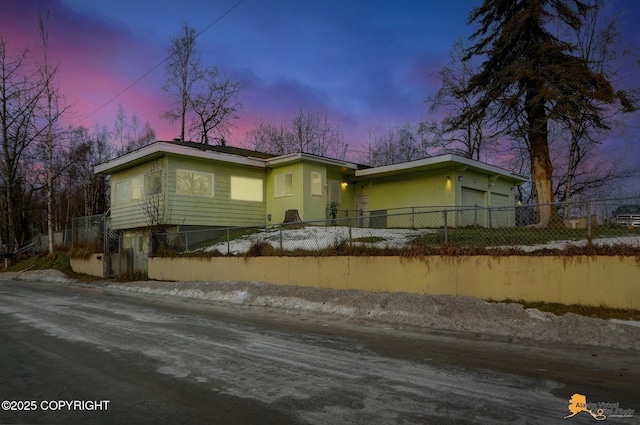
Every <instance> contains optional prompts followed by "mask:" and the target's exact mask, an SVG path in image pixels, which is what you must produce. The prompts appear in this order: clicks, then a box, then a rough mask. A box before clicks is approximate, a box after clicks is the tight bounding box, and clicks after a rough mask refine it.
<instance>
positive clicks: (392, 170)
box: [355, 154, 528, 184]
mask: <svg viewBox="0 0 640 425" xmlns="http://www.w3.org/2000/svg"><path fill="white" fill-rule="evenodd" d="M438 169H449V170H451V171H464V170H468V169H471V170H476V171H480V172H482V173H485V174H492V175H495V176H496V177H502V178H507V179H509V180H511V181H513V182H515V183H516V184H522V183H525V182H527V181H528V180H527V179H526V178H525V177H523V176H520V175H518V174H515V173H512V172H510V171H508V170H505V169H504V168H500V167H496V166H494V165H490V164H485V163H483V162H479V161H476V160H473V159H469V158H464V157H461V156H458V155H451V154H447V155H439V156H433V157H430V158H424V159H418V160H415V161H408V162H401V163H398V164H392V165H383V166H380V167H372V168H367V169H359V170H357V171H356V174H355V179H356V180H357V179H358V178H376V177H385V176H393V175H397V174H403V173H406V172H412V171H422V170H438Z"/></svg>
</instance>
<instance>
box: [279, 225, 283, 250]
mask: <svg viewBox="0 0 640 425" xmlns="http://www.w3.org/2000/svg"><path fill="white" fill-rule="evenodd" d="M279 227H280V253H282V250H283V246H282V223H281V224H280V225H279Z"/></svg>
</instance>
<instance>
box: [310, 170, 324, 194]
mask: <svg viewBox="0 0 640 425" xmlns="http://www.w3.org/2000/svg"><path fill="white" fill-rule="evenodd" d="M311 195H313V196H322V174H320V173H317V172H315V171H312V172H311Z"/></svg>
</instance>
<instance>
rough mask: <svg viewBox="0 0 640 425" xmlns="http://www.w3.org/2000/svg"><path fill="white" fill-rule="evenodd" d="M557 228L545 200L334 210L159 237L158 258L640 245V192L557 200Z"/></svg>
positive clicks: (154, 242) (153, 241)
mask: <svg viewBox="0 0 640 425" xmlns="http://www.w3.org/2000/svg"><path fill="white" fill-rule="evenodd" d="M548 206H549V207H551V210H552V212H553V214H552V218H553V219H552V225H551V226H548V227H546V228H536V227H535V223H537V221H538V214H539V211H540V209H541V208H544V207H545V205H515V206H510V207H496V208H490V207H479V206H470V207H461V208H445V207H410V208H398V209H393V210H378V211H356V210H338V211H336V210H335V209H334V210H333V211H328V215H329V217H330V218H328V219H327V220H320V221H308V222H296V223H282V224H277V225H268V226H267V225H265V226H253V227H232V228H218V229H206V230H193V231H180V232H169V233H159V234H154V235H153V237H152V238H151V247H150V252H151V255H152V256H154V255H155V256H163V255H175V254H181V253H193V254H197V253H203V254H205V253H208V254H220V255H238V254H247V253H249V254H250V253H251V250H252V247H256V246H260V245H263V246H264V245H265V244H266V245H269V246H271V247H272V248H273V249H277V250H280V251H281V252H294V251H296V250H304V251H316V252H317V251H322V250H326V249H329V248H332V247H333V248H335V247H337V246H340V245H344V244H348V245H349V246H362V247H370V248H385V249H386V248H389V249H395V248H398V249H399V248H406V247H410V246H411V245H412V244H422V245H428V246H433V247H444V246H459V247H485V248H503V249H520V250H524V251H536V250H544V249H563V248H566V247H567V246H584V245H586V244H587V243H593V244H602V245H633V246H640V197H635V198H618V199H604V200H589V201H581V202H571V203H555V204H550V205H548Z"/></svg>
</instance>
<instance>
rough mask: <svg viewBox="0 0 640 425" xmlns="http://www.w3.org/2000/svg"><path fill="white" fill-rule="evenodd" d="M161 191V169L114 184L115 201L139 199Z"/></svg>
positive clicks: (118, 202)
mask: <svg viewBox="0 0 640 425" xmlns="http://www.w3.org/2000/svg"><path fill="white" fill-rule="evenodd" d="M159 193H162V170H159V171H152V172H150V173H146V174H142V175H139V176H135V177H131V178H129V179H127V180H122V181H119V182H117V183H116V184H115V203H117V204H120V203H123V202H128V201H135V200H136V199H141V198H142V197H143V196H150V195H157V194H159Z"/></svg>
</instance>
